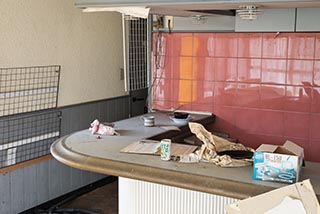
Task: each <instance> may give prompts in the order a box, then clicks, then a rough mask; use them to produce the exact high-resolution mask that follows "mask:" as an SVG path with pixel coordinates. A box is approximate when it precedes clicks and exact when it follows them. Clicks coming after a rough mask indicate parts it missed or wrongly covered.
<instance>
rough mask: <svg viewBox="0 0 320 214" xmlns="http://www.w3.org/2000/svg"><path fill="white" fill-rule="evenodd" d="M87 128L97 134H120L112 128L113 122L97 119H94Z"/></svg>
mask: <svg viewBox="0 0 320 214" xmlns="http://www.w3.org/2000/svg"><path fill="white" fill-rule="evenodd" d="M89 130H90V131H91V134H99V135H120V134H119V133H118V132H116V131H115V129H114V128H113V124H111V123H101V122H100V121H99V120H97V119H95V120H94V121H93V122H92V123H91V124H90V128H89Z"/></svg>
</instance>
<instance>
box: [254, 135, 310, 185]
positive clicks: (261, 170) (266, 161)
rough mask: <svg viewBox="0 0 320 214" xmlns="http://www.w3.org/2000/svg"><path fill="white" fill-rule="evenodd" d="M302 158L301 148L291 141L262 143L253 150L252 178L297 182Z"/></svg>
mask: <svg viewBox="0 0 320 214" xmlns="http://www.w3.org/2000/svg"><path fill="white" fill-rule="evenodd" d="M303 158H304V153H303V148H301V147H300V146H298V145H297V144H295V143H293V142H291V141H286V142H285V144H283V146H277V145H268V144H262V145H261V146H260V147H259V148H258V149H257V150H256V151H255V152H254V160H253V179H255V180H264V181H277V182H285V183H294V182H297V181H298V180H299V176H300V171H301V167H302V163H303Z"/></svg>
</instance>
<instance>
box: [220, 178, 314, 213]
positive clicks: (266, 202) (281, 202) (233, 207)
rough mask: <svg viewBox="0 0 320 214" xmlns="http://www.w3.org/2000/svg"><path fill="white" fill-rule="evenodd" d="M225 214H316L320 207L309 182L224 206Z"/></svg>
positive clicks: (305, 181)
mask: <svg viewBox="0 0 320 214" xmlns="http://www.w3.org/2000/svg"><path fill="white" fill-rule="evenodd" d="M225 208H226V211H227V214H247V213H255V214H280V213H281V214H284V213H290V214H304V213H305V214H316V213H317V214H318V213H320V205H319V202H318V199H317V196H316V194H315V192H314V190H313V187H312V185H311V183H310V180H309V179H308V180H304V181H302V182H299V183H295V184H291V185H289V186H284V187H282V188H279V189H275V190H272V191H270V192H267V193H264V194H261V195H257V196H254V197H251V198H247V199H244V200H240V201H237V202H235V203H233V204H229V205H226V207H225Z"/></svg>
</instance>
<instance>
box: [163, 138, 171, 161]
mask: <svg viewBox="0 0 320 214" xmlns="http://www.w3.org/2000/svg"><path fill="white" fill-rule="evenodd" d="M160 147H161V160H164V161H169V160H170V159H171V140H170V139H163V140H161V142H160Z"/></svg>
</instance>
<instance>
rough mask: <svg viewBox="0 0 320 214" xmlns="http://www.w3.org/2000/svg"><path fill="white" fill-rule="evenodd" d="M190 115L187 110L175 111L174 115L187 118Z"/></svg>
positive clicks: (178, 117)
mask: <svg viewBox="0 0 320 214" xmlns="http://www.w3.org/2000/svg"><path fill="white" fill-rule="evenodd" d="M188 116H189V114H188V113H185V112H174V113H173V117H174V118H177V119H187V118H188Z"/></svg>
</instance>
